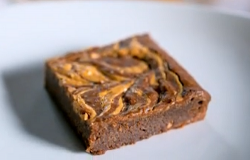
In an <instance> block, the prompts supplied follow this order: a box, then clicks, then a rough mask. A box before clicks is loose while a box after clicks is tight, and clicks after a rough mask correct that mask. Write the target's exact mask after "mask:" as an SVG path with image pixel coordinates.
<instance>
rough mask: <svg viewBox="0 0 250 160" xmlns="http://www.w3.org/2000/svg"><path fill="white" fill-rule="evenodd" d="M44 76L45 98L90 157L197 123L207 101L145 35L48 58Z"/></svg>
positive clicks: (173, 62)
mask: <svg viewBox="0 0 250 160" xmlns="http://www.w3.org/2000/svg"><path fill="white" fill-rule="evenodd" d="M45 72H46V73H45V74H46V75H45V86H46V89H47V91H48V93H49V94H50V96H51V97H52V99H53V100H54V101H55V103H56V104H57V106H58V107H59V108H60V109H61V110H62V111H63V113H65V115H66V117H67V118H68V120H69V121H70V123H71V125H72V126H73V128H75V130H76V131H77V133H78V134H79V135H80V137H81V139H82V141H83V143H84V145H85V147H86V151H87V152H89V153H91V154H104V153H105V151H106V150H110V149H115V148H119V147H120V146H124V145H128V144H133V143H135V142H137V141H139V140H142V139H146V138H149V137H150V136H152V135H156V134H159V133H162V132H166V131H167V130H170V129H174V128H179V127H182V126H184V125H186V124H189V123H191V122H195V121H199V120H202V119H203V118H204V117H205V114H206V111H207V106H208V103H209V102H210V99H211V98H210V95H209V93H208V92H207V91H205V90H204V89H203V88H202V87H201V86H200V85H199V84H198V83H197V82H196V81H195V80H194V79H193V77H192V76H190V75H189V74H188V73H187V71H186V70H184V69H183V68H182V67H181V66H180V65H179V64H178V63H177V62H176V61H175V60H174V59H173V58H172V57H171V56H170V55H168V54H167V53H166V52H165V51H164V50H162V49H161V48H160V47H159V46H158V45H157V44H156V43H155V42H154V41H153V40H152V39H151V38H150V36H149V35H147V34H144V35H137V36H133V37H131V38H127V39H124V40H121V41H118V42H116V43H114V44H112V45H107V46H104V47H93V48H89V49H86V50H83V51H79V52H72V53H69V54H67V55H64V56H62V57H57V58H52V59H50V60H48V61H47V62H46V65H45Z"/></svg>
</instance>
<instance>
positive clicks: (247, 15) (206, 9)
mask: <svg viewBox="0 0 250 160" xmlns="http://www.w3.org/2000/svg"><path fill="white" fill-rule="evenodd" d="M79 3H81V4H87V3H88V4H94V3H96V4H98V3H103V4H104V5H106V4H109V5H110V4H115V5H118V4H119V5H121V4H123V3H134V4H140V5H149V4H153V5H157V4H158V5H165V6H172V7H179V8H181V9H182V10H194V11H195V12H203V13H206V14H217V15H224V16H230V17H232V16H236V17H237V18H243V19H247V20H250V12H247V11H242V10H237V9H230V8H226V7H219V6H211V5H205V4H194V3H186V2H172V1H171V2H165V1H131V0H128V1H115V0H111V1H105V2H104V1H101V0H96V1H82V0H74V1H67V0H62V1H36V2H35V1H30V2H23V3H15V4H10V5H7V6H5V7H3V8H2V9H1V10H0V13H1V14H0V19H1V17H2V16H4V12H8V11H10V10H13V9H16V8H19V7H38V6H40V5H66V4H70V5H73V4H79Z"/></svg>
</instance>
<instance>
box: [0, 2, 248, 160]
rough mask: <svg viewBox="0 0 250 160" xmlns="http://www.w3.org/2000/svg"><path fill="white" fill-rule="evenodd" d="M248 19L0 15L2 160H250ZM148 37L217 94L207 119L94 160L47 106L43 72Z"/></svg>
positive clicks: (146, 6)
mask: <svg viewBox="0 0 250 160" xmlns="http://www.w3.org/2000/svg"><path fill="white" fill-rule="evenodd" d="M249 17H250V16H249V15H240V14H238V13H237V14H234V13H226V12H224V11H223V12H221V11H215V10H210V9H207V8H204V7H201V6H185V5H174V4H167V3H150V2H70V3H66V2H64V3H52V2H51V3H32V4H25V5H16V6H12V7H10V8H7V9H5V10H2V11H1V12H0V55H1V60H0V74H1V81H0V126H1V128H0V159H2V160H7V159H8V160H12V159H13V160H16V159H24V160H40V159H41V160H45V159H49V160H50V159H55V160H58V159H60V160H67V159H74V160H75V159H81V160H86V159H89V160H90V159H95V160H111V159H112V160H118V159H119V160H127V159H130V160H137V159H146V160H152V159H157V160H165V159H169V160H201V159H202V160H247V159H249V158H250V153H249V148H250V140H249V134H250V129H249V127H250V125H249V122H250V116H249V113H250V87H249V82H250V74H249V69H250V18H249ZM144 32H148V33H150V34H151V35H152V37H153V38H154V39H155V40H156V41H157V42H158V43H159V44H160V45H161V46H162V47H163V48H165V49H166V50H168V51H169V52H170V54H171V55H172V56H173V57H174V58H176V60H177V61H179V62H180V63H181V64H182V65H183V66H184V67H185V68H186V69H187V70H188V71H189V72H190V73H191V74H192V75H193V76H194V77H195V78H196V79H197V81H198V82H199V83H200V84H201V85H202V86H203V87H204V88H205V89H207V90H208V91H209V92H210V93H211V95H212V102H211V103H210V105H209V109H208V112H207V117H206V119H205V120H204V121H202V122H199V123H195V124H192V125H189V126H186V127H184V128H182V129H178V130H173V131H170V132H168V133H165V134H161V135H158V136H154V137H152V138H150V139H148V140H144V141H141V142H138V143H136V144H135V145H131V146H126V147H122V148H120V149H116V150H112V151H108V152H106V154H105V155H102V156H95V157H92V156H91V155H89V154H87V153H85V152H83V151H82V150H83V148H82V146H81V143H79V140H78V139H77V138H76V136H75V134H74V133H73V132H72V130H71V129H70V127H69V126H68V125H67V123H65V120H64V118H63V117H62V116H61V115H60V114H59V113H58V111H57V110H56V109H54V106H53V105H52V102H51V101H50V100H49V98H48V96H47V94H46V92H45V90H44V88H43V62H44V60H45V59H46V58H49V57H53V56H55V55H60V54H63V53H65V52H67V51H72V50H78V49H81V48H84V47H89V46H91V45H103V44H107V43H110V42H113V41H115V40H118V39H121V38H125V37H127V36H130V35H133V34H136V33H144Z"/></svg>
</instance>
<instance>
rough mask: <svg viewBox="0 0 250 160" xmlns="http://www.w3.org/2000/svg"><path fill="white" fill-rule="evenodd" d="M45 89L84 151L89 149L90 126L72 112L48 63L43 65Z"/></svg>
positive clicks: (69, 101) (69, 103)
mask: <svg viewBox="0 0 250 160" xmlns="http://www.w3.org/2000/svg"><path fill="white" fill-rule="evenodd" d="M45 89H46V90H47V92H48V94H49V96H50V97H51V99H52V101H53V102H54V103H55V106H56V107H57V108H58V109H59V110H60V111H62V113H63V115H64V117H65V118H66V119H67V121H68V122H69V124H70V125H71V127H72V128H73V130H74V131H75V132H76V134H77V135H78V136H79V137H80V138H81V139H82V142H83V145H84V147H85V149H87V148H88V147H89V140H88V138H89V136H90V134H91V133H90V132H91V130H90V126H89V124H88V123H87V122H84V121H82V120H81V118H80V117H79V115H78V114H77V113H75V111H74V110H73V106H72V103H71V99H70V98H69V97H68V96H67V91H66V89H65V88H64V87H61V86H60V85H59V80H58V79H57V77H56V76H55V73H54V72H53V71H52V70H51V68H50V65H49V61H48V62H47V63H46V64H45Z"/></svg>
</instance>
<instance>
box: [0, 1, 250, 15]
mask: <svg viewBox="0 0 250 160" xmlns="http://www.w3.org/2000/svg"><path fill="white" fill-rule="evenodd" d="M37 1H73V0H0V9H1V8H3V7H7V6H9V5H11V4H16V3H28V2H37ZM82 1H86V0H82ZM151 1H165V2H178V3H194V4H204V5H208V6H215V7H221V8H224V9H230V10H237V11H244V12H250V0H151Z"/></svg>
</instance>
